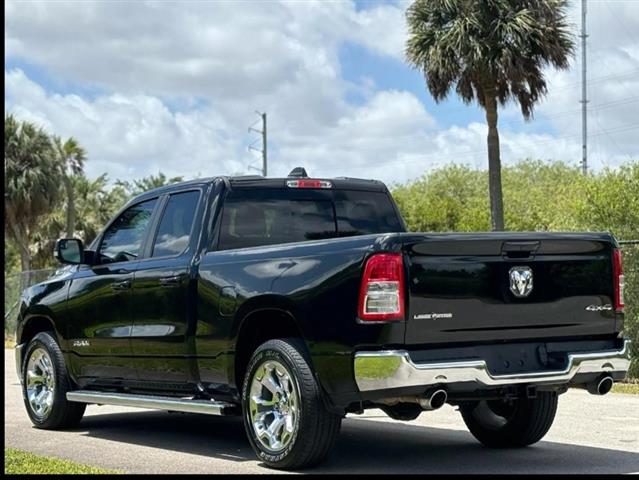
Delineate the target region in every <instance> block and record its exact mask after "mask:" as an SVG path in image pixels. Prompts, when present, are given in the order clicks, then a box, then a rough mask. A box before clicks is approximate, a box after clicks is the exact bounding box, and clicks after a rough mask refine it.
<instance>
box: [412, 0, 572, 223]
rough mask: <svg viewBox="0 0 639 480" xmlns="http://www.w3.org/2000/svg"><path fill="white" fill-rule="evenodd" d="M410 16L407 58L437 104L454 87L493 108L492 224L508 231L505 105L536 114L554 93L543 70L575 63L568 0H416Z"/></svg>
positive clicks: (490, 144)
mask: <svg viewBox="0 0 639 480" xmlns="http://www.w3.org/2000/svg"><path fill="white" fill-rule="evenodd" d="M406 19H407V23H408V31H409V36H408V40H407V42H406V59H407V61H408V63H409V64H411V65H412V66H413V67H415V68H417V69H419V70H421V71H422V72H423V74H424V77H425V80H426V85H427V88H428V90H429V92H430V93H431V95H432V96H433V98H434V99H435V101H436V102H440V101H442V100H444V99H445V98H446V97H447V96H448V94H449V93H450V91H451V89H452V88H453V87H454V88H455V92H456V93H457V95H459V97H461V99H462V101H464V103H467V104H468V103H470V102H472V101H473V100H476V101H477V102H478V103H479V105H480V106H481V107H482V108H483V109H484V110H485V112H486V122H487V124H488V139H487V140H488V171H489V192H490V211H491V223H492V228H493V230H503V229H504V212H503V200H502V190H501V159H500V157H499V133H498V131H497V106H498V105H502V106H503V105H504V104H505V103H506V102H507V101H509V100H515V101H517V102H518V103H519V105H520V107H521V112H522V114H523V116H524V118H525V119H526V120H528V119H530V118H531V117H532V113H533V106H534V105H535V103H536V102H537V101H538V100H539V99H540V98H541V97H543V95H544V94H545V93H546V89H547V88H546V80H545V77H544V74H543V69H544V68H545V67H546V66H547V65H552V66H554V67H555V68H559V69H565V68H568V62H569V58H570V56H571V55H572V53H573V50H574V41H573V38H572V35H571V33H570V32H569V29H568V24H567V21H566V0H481V1H474V0H415V1H414V2H413V3H412V4H411V5H410V7H409V8H408V11H407V12H406Z"/></svg>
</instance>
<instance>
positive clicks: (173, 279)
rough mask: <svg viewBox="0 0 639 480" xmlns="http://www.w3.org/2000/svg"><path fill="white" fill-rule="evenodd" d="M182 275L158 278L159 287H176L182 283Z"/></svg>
mask: <svg viewBox="0 0 639 480" xmlns="http://www.w3.org/2000/svg"><path fill="white" fill-rule="evenodd" d="M183 278H184V275H172V276H170V277H162V278H160V285H161V286H162V287H178V286H179V285H180V284H181V283H182V279H183Z"/></svg>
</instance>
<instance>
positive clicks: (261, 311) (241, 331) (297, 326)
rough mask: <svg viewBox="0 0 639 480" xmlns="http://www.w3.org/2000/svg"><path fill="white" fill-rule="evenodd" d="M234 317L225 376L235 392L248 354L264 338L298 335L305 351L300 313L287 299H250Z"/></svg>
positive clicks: (248, 356)
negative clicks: (229, 356) (231, 357)
mask: <svg viewBox="0 0 639 480" xmlns="http://www.w3.org/2000/svg"><path fill="white" fill-rule="evenodd" d="M236 318H237V319H238V320H237V323H236V328H235V329H234V338H235V342H234V347H235V348H234V350H233V360H232V361H231V362H229V366H228V367H229V372H228V378H229V379H230V380H231V382H230V383H231V385H234V386H235V387H236V388H237V391H238V392H241V390H242V380H243V379H244V374H245V372H246V367H247V365H248V362H249V360H250V357H251V353H252V352H253V351H255V349H256V348H257V347H258V346H259V345H261V344H262V343H264V342H265V341H267V340H272V339H274V338H287V337H295V338H299V339H300V340H301V341H302V342H303V344H304V347H305V348H306V350H307V352H308V347H307V343H306V336H305V335H304V328H303V323H302V321H301V319H302V316H301V314H300V312H299V311H298V309H297V308H296V307H295V306H294V305H293V303H292V302H291V301H290V300H288V299H286V298H283V297H279V296H274V295H270V296H264V297H260V298H256V299H252V300H251V301H249V302H247V303H246V304H244V305H242V308H241V309H240V310H239V311H238V315H237V316H236ZM309 358H310V357H309Z"/></svg>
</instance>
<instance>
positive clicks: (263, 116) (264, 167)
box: [248, 110, 268, 177]
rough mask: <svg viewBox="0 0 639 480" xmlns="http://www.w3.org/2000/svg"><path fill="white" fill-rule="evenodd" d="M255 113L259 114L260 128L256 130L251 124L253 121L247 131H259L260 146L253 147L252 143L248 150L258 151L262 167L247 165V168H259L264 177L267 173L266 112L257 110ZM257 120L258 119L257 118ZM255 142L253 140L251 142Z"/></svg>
mask: <svg viewBox="0 0 639 480" xmlns="http://www.w3.org/2000/svg"><path fill="white" fill-rule="evenodd" d="M255 113H257V114H258V115H259V116H260V119H261V120H262V130H258V129H256V128H253V125H255V123H257V122H255V123H254V124H253V125H251V126H250V127H249V129H248V130H249V132H256V133H259V134H260V135H262V148H261V149H259V148H255V147H253V144H251V145H249V147H248V148H249V150H255V151H256V152H260V153H261V154H262V168H261V169H259V168H257V167H252V166H250V165H249V168H253V169H255V170H261V171H262V176H263V177H266V175H267V173H268V169H267V154H266V113H261V112H258V111H257V110H256V111H255ZM258 121H259V120H258ZM253 143H255V142H253Z"/></svg>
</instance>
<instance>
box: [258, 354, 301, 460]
mask: <svg viewBox="0 0 639 480" xmlns="http://www.w3.org/2000/svg"><path fill="white" fill-rule="evenodd" d="M249 395H250V396H249V417H250V421H251V426H252V427H253V433H254V434H255V437H256V438H257V440H258V441H259V442H260V444H261V445H262V447H263V448H264V449H266V450H267V451H269V452H272V453H276V452H281V451H282V450H284V449H285V448H286V447H287V446H288V445H290V444H291V442H292V441H293V439H294V438H295V435H296V433H297V429H298V425H299V395H298V393H297V386H296V385H295V381H294V379H293V376H292V375H291V373H290V372H289V371H288V369H287V368H286V367H285V366H284V365H282V364H281V363H280V362H278V361H276V360H268V361H266V362H264V363H263V364H262V365H260V366H259V368H258V369H257V370H256V371H255V373H254V374H253V378H252V380H251V390H250V393H249Z"/></svg>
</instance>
